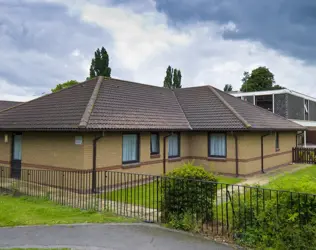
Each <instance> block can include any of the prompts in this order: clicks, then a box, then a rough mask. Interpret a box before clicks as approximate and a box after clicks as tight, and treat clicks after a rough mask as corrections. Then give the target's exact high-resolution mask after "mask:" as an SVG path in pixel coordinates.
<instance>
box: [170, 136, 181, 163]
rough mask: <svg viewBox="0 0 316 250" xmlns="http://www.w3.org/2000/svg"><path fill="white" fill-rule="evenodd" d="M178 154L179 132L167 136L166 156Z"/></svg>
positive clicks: (173, 156) (177, 155) (171, 156)
mask: <svg viewBox="0 0 316 250" xmlns="http://www.w3.org/2000/svg"><path fill="white" fill-rule="evenodd" d="M179 156H180V134H173V135H171V136H169V138H168V157H169V158H175V157H179Z"/></svg>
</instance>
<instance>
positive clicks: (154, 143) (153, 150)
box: [150, 134, 159, 153]
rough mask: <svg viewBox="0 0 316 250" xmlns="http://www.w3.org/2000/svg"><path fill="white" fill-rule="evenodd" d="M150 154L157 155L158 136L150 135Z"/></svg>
mask: <svg viewBox="0 0 316 250" xmlns="http://www.w3.org/2000/svg"><path fill="white" fill-rule="evenodd" d="M150 143H151V153H159V137H158V134H151V138H150Z"/></svg>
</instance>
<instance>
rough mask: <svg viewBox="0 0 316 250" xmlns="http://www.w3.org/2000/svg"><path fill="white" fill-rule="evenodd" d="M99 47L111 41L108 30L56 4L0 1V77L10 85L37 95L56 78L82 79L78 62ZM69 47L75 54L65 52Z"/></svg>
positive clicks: (89, 55)
mask: <svg viewBox="0 0 316 250" xmlns="http://www.w3.org/2000/svg"><path fill="white" fill-rule="evenodd" d="M100 42H102V44H101V43H100ZM100 46H111V39H110V36H109V34H107V33H105V31H104V30H103V29H101V28H100V27H97V26H95V25H90V24H87V23H84V22H82V21H81V20H80V18H79V17H77V16H70V15H69V14H68V12H67V9H66V8H65V7H63V6H61V5H57V4H48V3H45V4H44V3H43V4H41V3H27V4H26V3H24V2H23V1H12V2H9V1H5V2H3V1H0V55H1V60H0V77H1V78H2V79H4V80H6V81H7V82H9V83H11V84H14V85H18V86H21V87H29V88H32V89H33V90H34V91H35V92H36V93H35V94H40V93H43V92H47V91H49V90H50V88H51V87H53V86H54V85H56V84H57V83H59V82H60V81H65V80H69V79H77V80H83V79H84V78H85V77H86V74H87V71H88V68H87V69H85V68H84V66H83V65H82V62H83V60H90V58H91V57H92V55H93V52H94V50H95V49H96V48H97V47H100ZM75 49H79V50H80V53H81V55H80V56H81V57H80V58H77V57H74V56H71V53H72V51H74V50H75Z"/></svg>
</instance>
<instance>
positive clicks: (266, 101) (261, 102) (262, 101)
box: [255, 95, 273, 111]
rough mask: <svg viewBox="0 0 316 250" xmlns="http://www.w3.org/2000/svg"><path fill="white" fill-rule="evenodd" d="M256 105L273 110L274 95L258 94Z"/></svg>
mask: <svg viewBox="0 0 316 250" xmlns="http://www.w3.org/2000/svg"><path fill="white" fill-rule="evenodd" d="M255 103H256V105H257V106H259V107H261V108H264V109H267V110H269V111H273V96H272V95H261V96H256V102H255Z"/></svg>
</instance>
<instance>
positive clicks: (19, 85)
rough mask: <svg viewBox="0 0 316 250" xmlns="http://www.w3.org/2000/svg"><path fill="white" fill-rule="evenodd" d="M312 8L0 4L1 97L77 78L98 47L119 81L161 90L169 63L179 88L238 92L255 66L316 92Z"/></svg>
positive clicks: (205, 3) (291, 3)
mask: <svg viewBox="0 0 316 250" xmlns="http://www.w3.org/2000/svg"><path fill="white" fill-rule="evenodd" d="M315 13H316V1H315V0H255V1H254V0H194V1H193V0H113V1H110V0H0V59H1V60H0V99H7V100H23V101H24V100H29V99H32V98H34V97H36V96H39V95H41V94H43V93H49V92H50V89H51V88H53V87H54V86H55V85H56V84H58V83H62V82H64V81H67V80H71V79H76V80H78V81H82V80H84V79H85V78H86V76H87V75H88V69H89V65H90V61H91V57H92V55H93V53H94V51H95V49H96V48H98V47H101V46H104V47H105V48H106V49H107V51H108V53H109V55H110V66H111V68H112V76H113V77H117V78H122V79H126V80H132V81H137V82H143V83H147V84H152V85H157V86H161V85H162V82H163V78H164V75H165V70H166V67H167V66H168V65H169V64H170V65H171V66H173V67H174V68H180V69H181V71H182V75H183V80H182V85H183V86H184V87H187V86H197V85H203V84H210V85H213V86H215V87H218V88H221V89H222V88H223V86H224V85H225V84H226V83H229V84H232V85H233V87H234V89H237V88H239V87H240V85H241V83H240V79H241V78H242V74H243V72H244V71H251V70H252V69H253V68H255V67H257V66H261V65H262V66H267V67H268V68H270V70H271V71H272V72H273V73H274V75H275V80H276V82H277V84H279V85H282V86H285V87H287V88H290V89H293V90H296V91H299V92H303V93H305V94H309V95H312V96H315V97H316V93H313V90H315V86H316V33H315V30H316V15H315ZM315 92H316V91H315Z"/></svg>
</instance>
